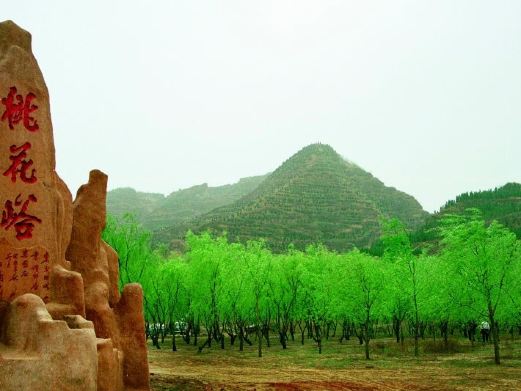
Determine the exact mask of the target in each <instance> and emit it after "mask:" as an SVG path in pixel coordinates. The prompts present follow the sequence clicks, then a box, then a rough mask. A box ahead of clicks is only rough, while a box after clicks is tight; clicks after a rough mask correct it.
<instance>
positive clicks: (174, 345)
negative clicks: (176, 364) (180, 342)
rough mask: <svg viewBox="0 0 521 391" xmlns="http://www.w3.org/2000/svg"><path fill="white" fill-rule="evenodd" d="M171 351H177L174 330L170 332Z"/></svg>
mask: <svg viewBox="0 0 521 391" xmlns="http://www.w3.org/2000/svg"><path fill="white" fill-rule="evenodd" d="M172 352H177V345H176V343H175V331H174V332H173V333H172Z"/></svg>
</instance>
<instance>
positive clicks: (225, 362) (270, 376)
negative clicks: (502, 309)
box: [149, 336, 521, 391]
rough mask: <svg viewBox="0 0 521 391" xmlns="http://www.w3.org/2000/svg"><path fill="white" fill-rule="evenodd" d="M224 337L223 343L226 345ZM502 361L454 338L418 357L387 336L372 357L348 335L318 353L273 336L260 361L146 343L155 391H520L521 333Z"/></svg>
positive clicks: (250, 354)
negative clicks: (446, 347)
mask: <svg viewBox="0 0 521 391" xmlns="http://www.w3.org/2000/svg"><path fill="white" fill-rule="evenodd" d="M228 342H229V340H227V343H228ZM501 342H502V343H501V353H502V364H501V365H500V366H496V365H495V364H494V362H493V351H492V345H482V344H481V343H475V344H474V346H472V345H471V344H470V342H468V341H467V340H464V339H458V340H454V341H453V343H452V344H451V345H452V350H453V351H454V352H452V353H433V351H437V348H438V347H439V346H437V345H436V346H433V343H432V341H425V342H424V341H422V342H421V345H420V346H421V350H422V352H421V354H420V357H419V358H415V357H414V355H413V348H412V345H410V344H409V343H406V344H405V345H404V346H400V345H399V344H397V343H396V342H395V341H393V340H392V339H377V340H375V341H373V342H372V349H371V354H372V359H371V360H370V361H367V360H365V359H364V352H363V347H362V346H360V345H358V343H357V340H355V339H351V340H350V341H344V343H343V344H339V342H338V340H337V339H334V340H331V341H326V342H325V344H324V347H323V353H322V354H320V355H319V354H318V351H317V349H316V346H315V345H314V344H313V343H312V341H306V343H305V345H303V346H302V345H300V343H297V342H290V344H289V345H288V349H286V350H283V349H282V348H281V347H280V345H279V344H277V340H276V339H273V344H272V346H271V347H270V348H266V347H265V348H264V352H263V353H264V355H263V357H262V358H258V357H257V354H256V349H255V346H253V347H250V346H247V345H246V346H245V351H244V352H239V351H238V346H236V347H230V346H229V345H227V346H226V348H225V350H224V351H222V350H221V349H220V348H219V346H217V345H215V346H212V348H211V349H207V350H204V351H203V352H202V353H200V354H198V353H197V350H196V348H194V347H193V346H188V345H185V344H184V343H183V342H182V341H181V340H180V338H179V340H178V349H179V350H178V351H177V352H172V351H171V348H170V345H171V340H165V343H164V344H163V345H162V346H163V347H162V349H161V350H157V349H156V348H153V347H151V346H150V347H149V362H150V372H151V384H152V388H153V390H154V391H174V390H183V391H184V390H205V391H210V390H212V391H214V390H218V391H220V390H256V391H265V390H281V391H282V390H284V391H286V390H288V391H289V390H306V391H322V390H360V391H362V390H363V391H369V390H377V391H380V390H381V391H383V390H386V391H390V390H521V338H519V337H517V340H516V339H512V338H511V337H509V336H508V337H507V336H505V337H504V338H503V339H502V341H501Z"/></svg>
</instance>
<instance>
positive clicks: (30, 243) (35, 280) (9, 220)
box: [0, 21, 150, 391]
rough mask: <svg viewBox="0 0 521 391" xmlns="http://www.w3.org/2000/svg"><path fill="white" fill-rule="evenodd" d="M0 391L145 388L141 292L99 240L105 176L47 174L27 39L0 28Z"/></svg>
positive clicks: (44, 102) (49, 159) (44, 109)
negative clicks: (85, 178)
mask: <svg viewBox="0 0 521 391" xmlns="http://www.w3.org/2000/svg"><path fill="white" fill-rule="evenodd" d="M0 98H1V104H0V115H1V117H0V173H2V175H1V176H0V208H2V213H1V216H2V218H1V223H0V390H2V391H11V390H16V391H19V390H53V391H55V390H56V391H60V390H85V391H87V390H88V391H90V390H106V391H109V390H110V391H124V390H143V391H145V390H149V389H150V387H149V381H148V363H147V353H146V345H145V327H144V319H143V310H142V308H143V303H142V299H143V296H142V291H141V287H140V286H139V285H137V284H131V285H128V286H126V287H124V289H123V293H122V295H121V296H120V294H119V290H118V257H117V254H116V253H115V252H114V250H113V249H112V248H110V246H108V245H107V244H106V243H104V242H103V241H102V240H101V231H102V230H103V228H104V225H105V217H106V216H105V202H106V185H107V176H106V175H105V174H103V173H102V172H100V171H97V170H95V171H92V172H91V174H90V179H89V183H88V184H86V185H84V186H82V187H81V188H80V189H79V190H78V194H77V197H76V200H75V201H74V203H73V201H72V196H71V193H70V192H69V190H68V189H67V186H66V185H65V184H64V182H63V181H62V180H61V179H60V178H59V176H58V175H57V173H56V171H55V151H54V141H53V132H52V124H51V118H50V110H49V94H48V91H47V87H46V85H45V81H44V79H43V76H42V74H41V72H40V69H39V67H38V64H37V62H36V60H35V58H34V56H33V54H32V51H31V36H30V34H29V33H28V32H26V31H24V30H22V29H21V28H19V27H18V26H17V25H16V24H14V23H13V22H11V21H7V22H3V23H0Z"/></svg>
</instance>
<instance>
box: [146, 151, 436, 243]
mask: <svg viewBox="0 0 521 391" xmlns="http://www.w3.org/2000/svg"><path fill="white" fill-rule="evenodd" d="M382 216H386V217H398V218H400V219H401V220H402V221H404V222H405V223H406V224H407V226H408V227H409V228H411V229H415V228H418V227H419V226H420V225H422V224H423V222H424V220H425V218H426V216H427V213H426V212H425V211H424V210H423V209H422V207H421V205H420V204H419V203H418V202H417V201H416V200H415V199H414V198H413V197H411V196H409V195H407V194H405V193H403V192H400V191H398V190H396V189H394V188H391V187H386V186H385V185H384V184H383V183H382V182H380V181H379V180H378V179H377V178H375V177H373V176H372V175H371V174H369V173H367V172H365V171H364V170H362V169H361V168H360V167H358V166H356V165H355V164H353V163H350V162H347V161H346V160H344V159H343V158H342V157H341V156H340V155H338V154H337V153H336V152H335V151H334V150H333V148H331V147H330V146H328V145H323V144H313V145H310V146H307V147H305V148H303V149H302V150H301V151H299V152H298V153H297V154H295V155H293V156H292V157H291V158H289V159H288V160H286V161H285V162H284V163H283V164H282V165H281V166H280V167H279V168H278V169H277V170H275V172H273V173H272V174H271V175H270V176H268V177H267V178H266V179H265V180H264V181H263V182H262V183H261V184H260V185H259V186H258V187H257V188H256V189H255V190H253V191H252V192H251V193H249V194H248V195H246V196H244V197H242V198H241V199H240V200H238V201H236V202H233V203H231V204H230V205H226V206H223V207H220V208H217V209H214V210H212V211H210V212H208V213H206V214H203V215H201V216H199V217H197V218H194V219H191V220H189V221H185V223H183V224H178V225H173V226H172V227H169V228H164V229H161V230H159V231H157V232H156V239H157V240H159V241H162V242H166V243H168V242H170V241H172V240H176V239H180V238H182V237H183V236H184V234H185V233H186V231H187V229H191V230H193V231H195V232H200V231H204V230H211V231H213V232H215V233H222V232H224V231H226V232H227V233H228V237H229V239H230V240H232V241H235V240H240V241H246V240H248V239H254V238H264V239H266V241H267V243H268V245H269V246H270V247H271V248H272V249H273V250H275V251H282V250H284V249H286V248H287V246H288V245H289V244H290V243H293V244H294V245H295V246H296V247H297V248H304V247H305V246H306V245H307V244H309V243H317V242H321V243H323V244H325V245H326V246H328V247H329V248H331V249H335V250H339V251H340V250H346V249H348V248H351V247H353V246H358V247H367V246H369V245H370V244H371V243H373V242H374V241H375V240H376V239H377V238H378V237H379V234H380V230H379V219H380V217H382Z"/></svg>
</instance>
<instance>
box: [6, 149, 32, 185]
mask: <svg viewBox="0 0 521 391" xmlns="http://www.w3.org/2000/svg"><path fill="white" fill-rule="evenodd" d="M30 148H31V143H24V144H22V145H20V146H19V147H17V146H16V145H11V147H10V148H9V151H10V152H11V153H13V154H14V153H17V152H18V155H11V156H9V160H11V162H12V163H11V166H10V167H9V168H8V169H7V170H6V171H5V172H4V174H3V175H4V176H7V177H9V176H10V177H11V182H16V179H17V176H18V175H19V176H20V179H21V180H22V182H25V183H35V182H36V181H37V178H36V175H35V173H36V169H34V168H33V169H32V170H31V174H30V175H29V176H28V175H27V171H28V170H29V169H30V168H31V166H32V165H33V160H32V159H29V160H25V158H26V157H27V151H28V150H29V149H30Z"/></svg>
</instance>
